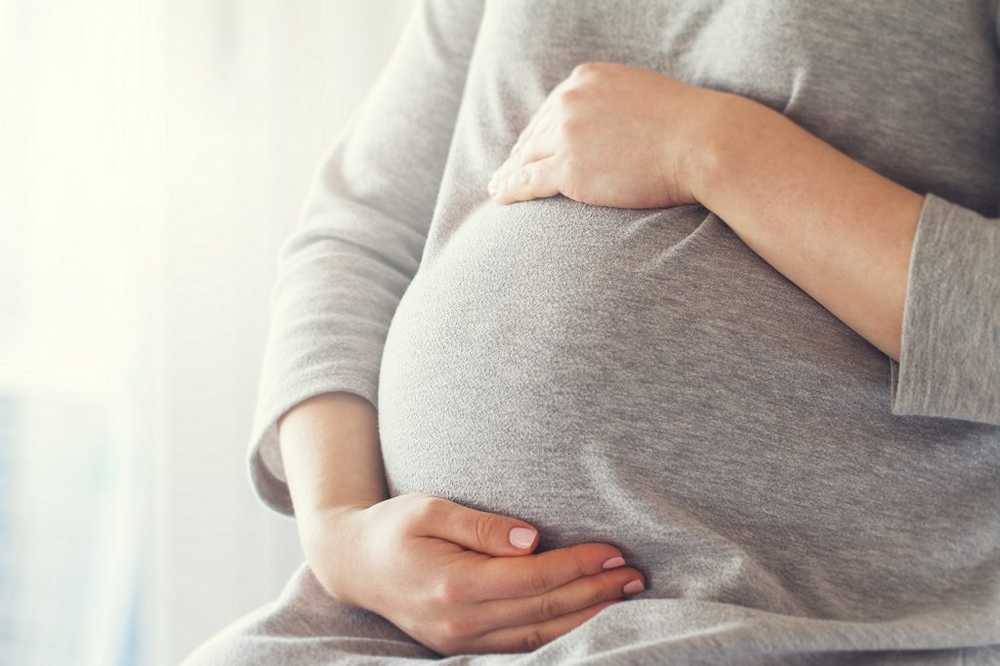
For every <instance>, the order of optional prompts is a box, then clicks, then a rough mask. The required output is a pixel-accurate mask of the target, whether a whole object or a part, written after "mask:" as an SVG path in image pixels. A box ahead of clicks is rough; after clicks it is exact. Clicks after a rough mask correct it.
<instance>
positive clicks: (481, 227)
mask: <svg viewBox="0 0 1000 666" xmlns="http://www.w3.org/2000/svg"><path fill="white" fill-rule="evenodd" d="M998 31H1000V28H998V16H997V2H996V1H995V0H967V1H964V2H957V1H956V2H952V3H948V4H947V5H945V4H944V3H940V2H937V1H936V0H920V1H902V0H898V1H892V2H890V1H883V2H878V3H869V2H861V1H859V0H858V1H852V2H838V3H833V2H828V1H827V0H769V1H766V2H764V1H759V0H754V1H751V0H744V1H739V0H720V1H714V2H709V1H708V0H676V1H673V2H666V1H663V0H641V1H638V0H637V1H634V2H628V3H626V2H614V3H613V2H606V1H603V2H599V1H596V0H544V1H542V0H537V1H534V2H529V1H528V0H487V1H486V2H472V1H470V0H427V1H423V2H420V3H419V4H418V5H417V7H416V8H415V11H414V14H413V18H412V21H411V22H410V24H409V25H408V28H407V30H406V33H405V36H404V38H403V40H402V42H401V43H400V45H399V47H398V50H397V52H396V54H395V56H394V58H393V60H392V61H391V64H390V65H389V66H388V67H387V69H386V70H385V72H384V73H383V75H382V76H381V78H380V79H379V81H378V82H377V84H376V86H375V87H374V89H373V91H372V92H371V94H370V95H369V97H368V99H367V101H366V103H365V104H364V106H363V107H362V108H361V109H360V110H359V111H358V112H357V114H356V115H355V116H354V117H353V119H352V121H351V124H350V126H349V127H348V129H347V130H346V131H345V132H344V134H342V135H341V136H340V138H339V139H338V140H337V142H336V144H335V145H334V146H333V148H332V150H331V152H330V153H329V156H328V159H327V160H326V161H325V162H324V163H323V165H322V169H321V170H320V171H319V172H318V173H317V176H316V181H315V184H314V188H313V190H312V192H311V194H310V197H309V202H308V205H307V207H306V208H305V211H304V215H303V219H302V221H301V226H300V228H299V229H298V231H297V232H296V233H295V234H294V235H293V236H292V237H291V238H290V239H289V240H288V242H287V244H286V245H285V246H284V248H283V250H282V253H281V257H280V278H279V280H278V282H277V283H276V285H275V288H274V292H273V294H272V310H271V313H272V327H271V337H270V340H269V344H268V350H267V356H266V359H265V364H264V374H263V378H262V382H261V387H260V398H259V404H258V411H257V418H256V422H255V424H254V429H253V435H252V441H251V442H250V449H249V468H250V472H251V475H252V480H253V483H254V488H255V489H256V491H257V492H258V494H259V496H260V497H261V498H262V500H263V501H264V502H266V503H267V504H268V505H269V506H270V507H272V508H273V509H275V510H277V511H281V512H283V513H286V514H291V511H292V507H291V504H290V502H289V496H288V489H287V486H286V485H285V483H284V477H283V472H282V468H281V464H280V462H281V461H280V457H279V455H278V449H277V441H276V438H275V428H274V424H275V421H276V419H277V418H278V416H280V415H281V414H282V413H283V412H284V411H285V410H287V409H288V408H289V407H291V406H293V405H295V404H296V403H298V402H299V401H301V400H303V399H305V398H307V397H309V396H312V395H316V394H318V393H322V392H326V391H337V390H344V391H351V392H353V393H356V394H358V395H360V396H363V397H365V398H367V399H368V400H370V401H371V402H372V403H373V404H375V405H376V406H377V408H378V413H379V427H380V436H381V443H382V454H383V458H384V461H385V469H386V475H387V478H388V481H389V487H390V491H391V492H392V493H393V494H397V493H403V492H408V491H417V490H419V491H423V492H429V493H432V494H436V495H441V496H444V497H447V498H449V499H452V500H454V501H456V502H459V503H462V504H465V505H468V506H471V507H475V508H478V509H483V510H487V511H495V512H500V513H506V514H509V515H515V516H518V517H520V518H523V519H525V520H527V521H530V522H532V523H533V524H534V525H536V526H537V527H539V528H540V530H541V544H540V550H545V549H549V548H555V547H560V546H565V545H570V544H573V543H579V542H584V541H605V542H609V543H614V544H616V545H618V546H619V547H620V548H621V549H622V551H623V552H624V554H625V557H626V558H627V559H628V560H629V562H630V563H631V564H633V565H635V566H637V567H638V568H640V569H641V570H642V571H644V572H645V574H646V575H647V579H648V589H647V591H646V592H644V593H642V594H640V595H639V596H638V597H636V598H634V599H631V600H629V601H626V602H624V603H621V604H617V605H615V606H613V607H611V608H609V609H607V610H605V611H603V612H602V613H600V614H599V615H597V616H595V617H594V618H593V619H591V620H590V621H588V622H587V623H586V624H584V625H582V626H580V627H578V628H577V629H575V630H574V631H573V632H571V633H569V634H566V635H564V636H563V637H561V638H559V639H558V640H556V641H554V642H552V643H550V644H548V645H546V646H544V647H543V648H541V649H539V650H538V651H536V652H534V653H531V654H522V655H492V656H488V657H486V656H478V657H472V656H464V657H454V658H452V659H451V662H452V663H518V664H551V663H564V662H577V661H586V663H595V664H596V663H601V664H603V663H626V662H627V663H649V664H662V663H670V664H695V663H698V664H702V663H703V664H833V663H837V664H956V665H958V664H968V665H970V666H971V665H972V664H998V663H1000V220H998V219H997V205H998V202H1000V103H998V97H1000V87H998V81H1000V67H998V62H1000V57H998V37H1000V35H998ZM588 60H604V61H615V62H625V63H630V64H634V65H638V66H643V67H649V68H653V69H657V70H659V71H662V72H663V73H665V74H668V75H670V76H673V77H675V78H678V79H681V80H685V81H689V82H693V83H697V84H699V85H703V86H706V87H711V88H715V89H719V90H726V91H730V92H735V93H738V94H741V95H745V96H747V97H751V98H753V99H756V100H758V101H760V102H762V103H764V104H767V105H768V106H770V107H771V108H773V109H775V110H777V111H779V112H782V113H784V114H785V115H787V116H788V117H790V118H792V119H793V120H794V121H796V122H797V123H799V124H800V125H802V126H803V127H805V128H806V129H808V130H809V131H810V132H812V133H814V134H816V135H817V136H819V137H820V138H822V139H824V140H826V141H828V142H829V143H831V144H832V145H834V146H836V147H837V148H839V149H841V150H842V151H844V152H845V153H847V154H849V155H850V156H852V157H853V158H855V159H857V160H859V161H861V162H862V163H864V164H867V165H869V166H870V167H872V168H873V169H875V170H876V171H878V172H879V173H881V174H883V175H885V176H887V177H889V178H892V179H893V180H895V181H897V182H899V183H901V184H903V185H905V186H907V187H909V188H911V189H912V190H914V191H916V192H919V193H921V194H922V195H924V203H923V208H922V211H921V215H920V220H919V225H918V231H917V235H916V238H915V240H914V245H913V250H912V257H913V261H912V264H911V272H910V282H909V286H908V291H907V297H906V310H905V316H904V332H903V344H902V356H901V359H900V363H898V364H897V363H895V362H892V361H891V360H890V359H889V358H888V357H887V356H886V355H884V354H883V353H881V352H880V351H879V350H878V349H877V348H875V347H874V346H872V345H871V344H869V343H868V342H867V341H866V340H865V339H863V338H862V337H860V336H859V335H858V334H857V333H855V332H854V331H853V330H851V329H850V328H848V327H847V326H846V325H845V324H843V323H842V322H840V321H839V320H838V319H837V318H835V317H834V316H833V315H831V314H830V313H829V312H828V311H827V310H825V309H824V308H823V307H822V306H821V305H819V304H818V303H817V302H816V301H814V300H813V299H812V298H810V297H809V296H808V295H807V294H805V292H803V291H802V290H800V289H799V288H798V287H797V286H796V285H795V284H793V283H792V282H790V281H788V280H787V279H785V278H784V277H783V276H782V275H781V274H779V273H778V272H777V271H775V270H774V269H772V268H771V267H770V266H769V265H768V264H767V263H766V262H764V261H763V260H762V259H760V258H759V257H758V256H757V255H756V254H755V253H754V252H753V251H752V250H750V249H749V248H748V247H747V246H746V245H745V244H744V243H743V242H742V241H740V239H739V238H738V237H737V236H736V235H735V234H734V233H733V232H732V231H731V230H730V229H729V227H728V226H727V225H726V223H725V221H724V220H722V219H720V218H719V217H717V216H716V215H714V214H713V213H711V212H709V211H708V210H706V209H705V208H703V207H701V206H680V207H676V208H671V209H655V210H627V209H616V208H603V207H594V206H587V205H585V204H581V203H578V202H575V201H572V200H570V199H568V198H566V197H563V196H557V197H552V198H548V199H544V200H536V201H531V202H524V203H518V204H514V205H510V206H502V205H500V204H497V203H494V202H493V201H492V200H491V199H490V198H489V197H488V195H487V192H486V183H487V181H488V180H489V177H490V175H491V174H492V172H493V170H494V169H495V168H496V167H497V166H499V165H500V164H501V163H502V162H503V160H504V159H505V158H506V156H507V154H508V152H509V150H510V148H511V146H512V144H513V143H514V141H515V139H516V137H517V135H518V133H519V132H520V130H521V129H522V128H523V127H524V125H525V124H526V123H527V121H528V120H529V118H530V117H531V115H532V113H533V112H534V110H535V109H536V108H537V106H538V105H539V104H540V103H541V102H542V100H543V99H544V98H545V96H546V94H547V92H548V91H549V90H551V88H552V87H553V86H555V85H556V84H557V83H558V82H559V81H560V80H562V79H563V78H564V77H565V76H567V75H568V74H569V72H570V70H571V69H572V67H573V66H574V65H575V64H577V63H579V62H583V61H588ZM856 222H857V223H858V224H878V220H875V219H861V220H857V221H856ZM390 324H391V326H390ZM991 646H992V647H991ZM372 655H379V656H381V657H383V658H384V659H385V661H387V662H389V661H393V660H390V657H393V658H395V660H394V661H393V663H397V662H401V661H406V660H407V659H421V658H427V657H433V656H434V655H433V653H431V652H430V651H428V650H426V649H425V648H423V647H422V646H420V645H418V644H416V643H415V642H414V641H412V640H411V639H409V638H408V637H407V636H406V635H405V634H403V633H402V632H400V631H399V630H398V629H396V628H395V627H394V626H393V625H391V624H390V623H388V622H387V621H386V620H384V619H383V618H381V617H379V616H377V615H374V614H372V613H369V612H367V611H364V610H361V609H354V608H348V607H346V606H345V605H343V604H341V603H340V602H338V601H337V600H336V599H332V598H330V597H328V596H327V595H325V594H324V593H323V592H322V589H321V588H319V586H318V585H317V584H316V582H315V580H314V579H313V578H312V575H311V573H310V572H309V570H308V568H307V567H305V565H303V567H302V568H301V569H300V570H299V571H298V572H296V574H295V575H294V577H293V578H292V580H291V581H290V582H289V584H288V587H287V589H286V590H285V592H284V594H283V596H282V597H281V598H280V599H278V600H276V601H275V602H274V603H273V604H271V605H269V606H267V607H263V608H261V609H259V610H258V611H257V612H255V613H254V614H253V615H250V616H247V617H244V618H240V619H239V620H237V621H235V622H234V624H232V625H231V626H230V627H228V628H227V629H226V631H225V632H222V633H220V634H218V635H217V636H215V637H214V638H213V639H212V640H211V641H210V642H209V643H207V644H206V645H204V646H203V647H202V648H201V649H200V650H199V651H197V652H196V653H195V654H194V655H192V657H191V659H190V660H189V662H188V664H190V665H191V666H194V665H195V664H198V665H201V664H224V665H227V666H236V665H249V664H276V663H282V664H331V663H352V661H356V662H357V663H372V660H373V657H372Z"/></svg>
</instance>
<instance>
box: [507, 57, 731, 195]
mask: <svg viewBox="0 0 1000 666" xmlns="http://www.w3.org/2000/svg"><path fill="white" fill-rule="evenodd" d="M722 94H723V93H719V92H718V91H713V90H709V89H707V88H701V87H698V86H695V85H691V84H687V83H684V82H682V81H678V80H677V79H673V78H670V77H668V76H665V75H663V74H661V73H659V72H656V71H653V70H650V69H643V68H639V67H632V66H629V65H622V64H617V63H604V62H590V63H583V64H581V65H577V66H576V67H575V68H574V69H573V72H572V74H570V76H569V77H567V78H566V79H564V80H563V81H562V82H561V83H559V85H557V86H556V87H555V88H554V89H553V90H552V91H551V92H550V93H549V95H548V97H547V98H546V100H545V101H544V102H543V103H542V105H541V107H539V109H538V110H537V111H536V112H535V114H534V116H533V117H532V118H531V121H530V122H529V123H528V126H527V127H526V128H525V129H524V131H523V132H521V135H520V137H519V138H518V140H517V143H515V144H514V147H513V149H512V150H511V153H510V156H509V157H508V158H507V161H506V162H504V164H503V165H502V166H501V167H500V168H499V169H497V171H496V173H495V174H494V178H493V180H492V181H491V182H490V188H489V189H490V194H491V195H492V196H493V197H494V199H496V200H497V201H498V202H500V203H512V202H515V201H526V200H528V199H537V198H541V197H550V196H553V195H556V194H563V195H565V196H567V197H569V198H570V199H574V200H576V201H580V202H583V203H588V204H593V205H598V206H614V207H618V208H667V207H671V206H679V205H683V204H693V203H698V202H697V200H696V198H695V196H694V193H693V192H694V187H693V185H694V184H693V182H692V177H693V173H692V160H691V157H692V154H693V153H694V151H698V150H699V149H700V148H701V147H702V143H703V141H702V139H701V137H704V136H708V134H707V131H708V124H709V122H710V119H711V118H712V117H713V114H712V113H710V112H709V111H710V110H711V109H713V108H714V103H715V102H716V101H717V100H718V99H719V97H720V96H721V95H722Z"/></svg>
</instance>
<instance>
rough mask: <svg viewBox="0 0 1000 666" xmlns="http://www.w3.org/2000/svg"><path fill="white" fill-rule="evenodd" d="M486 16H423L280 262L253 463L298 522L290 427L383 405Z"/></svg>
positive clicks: (433, 5) (462, 3)
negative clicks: (301, 411) (336, 397)
mask: <svg viewBox="0 0 1000 666" xmlns="http://www.w3.org/2000/svg"><path fill="white" fill-rule="evenodd" d="M481 13H482V3H481V2H473V1H472V0H421V1H420V2H418V3H417V4H416V6H415V7H414V9H413V12H412V14H411V15H410V17H409V20H408V22H407V24H406V26H405V28H404V29H403V33H402V37H401V39H400V41H399V42H398V43H397V45H396V47H395V50H394V52H393V54H392V56H391V57H390V59H389V62H388V63H387V65H386V67H385V68H384V69H383V70H382V72H381V73H380V75H379V77H378V78H377V80H376V81H375V83H374V85H373V86H372V88H371V90H370V91H369V93H368V94H367V96H366V97H365V100H364V101H363V103H362V104H361V105H360V106H359V107H358V109H357V110H356V111H355V112H354V114H353V115H352V116H351V118H350V120H349V121H348V123H347V126H346V128H345V129H344V131H343V132H342V133H341V134H340V135H339V136H338V137H337V138H336V139H335V140H334V142H333V145H332V147H331V148H330V150H329V151H328V153H327V156H326V157H325V159H324V160H323V161H322V163H321V165H320V166H319V169H318V170H317V172H316V174H315V176H314V179H313V181H312V184H311V188H310V191H309V194H308V195H307V197H306V201H305V202H304V206H303V208H302V211H301V215H300V218H299V221H298V225H297V228H296V230H295V231H294V233H292V235H291V236H290V237H289V238H288V239H287V240H286V241H285V243H284V244H283V245H282V247H281V250H280V251H279V255H278V275H277V279H276V281H275V283H274V285H273V286H272V288H271V292H270V300H269V304H270V327H269V331H268V339H267V344H266V348H265V353H264V360H263V367H262V370H261V377H260V382H259V385H258V392H257V403H256V408H255V414H254V421H253V425H252V431H251V435H250V441H249V447H248V455H247V463H248V466H249V472H250V480H251V484H252V486H253V490H254V492H255V493H256V495H257V496H258V498H259V499H261V500H262V501H263V502H264V503H265V504H266V505H267V506H269V507H271V508H272V509H275V510H276V511H278V512H280V513H283V514H285V515H289V516H291V515H293V514H294V509H293V507H292V502H291V497H290V495H289V490H288V485H287V483H286V480H285V475H284V469H283V467H282V463H281V456H280V452H279V449H278V437H277V421H278V419H279V418H280V417H281V416H282V415H283V414H284V413H285V412H287V411H288V410H289V409H291V408H292V407H294V406H295V405H296V404H298V403H300V402H301V401H303V400H305V399H307V398H310V397H312V396H315V395H318V394H321V393H326V392H332V391H348V392H350V393H354V394H356V395H358V396H361V397H363V398H365V399H367V400H368V401H370V402H371V403H372V405H373V406H375V407H376V409H377V407H378V404H377V394H378V375H379V363H380V359H381V355H382V348H383V344H384V342H385V336H386V333H387V332H388V328H389V323H390V321H391V319H392V316H393V314H394V312H395V310H396V306H397V305H398V303H399V299H400V298H401V297H402V295H403V292H404V291H405V290H406V288H407V286H408V285H409V283H410V281H411V280H412V278H413V276H414V275H415V273H416V271H417V267H418V265H419V263H420V259H421V255H422V252H423V247H424V242H425V240H426V236H427V230H428V227H429V224H430V221H431V218H432V216H433V212H434V206H435V203H436V200H437V193H438V189H439V187H440V183H441V178H442V174H443V171H444V167H445V163H446V160H447V154H448V151H449V147H450V143H451V136H452V132H453V130H454V126H455V122H456V118H457V115H458V109H459V105H460V101H461V98H462V93H463V90H464V86H465V79H466V75H467V69H468V62H469V59H470V57H471V52H472V49H473V46H474V43H475V40H476V35H477V33H478V29H479V22H480V18H481Z"/></svg>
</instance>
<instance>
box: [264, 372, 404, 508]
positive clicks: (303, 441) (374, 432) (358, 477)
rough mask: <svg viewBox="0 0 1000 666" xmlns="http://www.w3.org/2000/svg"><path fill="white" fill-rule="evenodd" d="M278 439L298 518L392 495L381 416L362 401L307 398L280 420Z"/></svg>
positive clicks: (337, 395)
mask: <svg viewBox="0 0 1000 666" xmlns="http://www.w3.org/2000/svg"><path fill="white" fill-rule="evenodd" d="M278 437H279V442H280V448H281V458H282V463H283V465H284V469H285V476H286V478H287V481H288V488H289V492H290V493H291V496H292V504H293V505H294V507H295V510H296V515H302V514H303V513H305V512H307V511H321V510H328V509H333V508H337V507H342V506H358V505H365V506H370V505H372V504H375V503H377V502H380V501H382V500H384V499H386V497H387V496H388V493H387V490H386V483H385V473H384V470H383V468H382V457H381V452H380V449H379V439H378V421H377V415H376V411H375V408H374V407H373V406H372V404H371V403H370V402H368V401H367V400H365V399H364V398H362V397H360V396H357V395H354V394H352V393H347V392H344V391H338V392H334V393H325V394H322V395H318V396H315V397H313V398H310V399H308V400H305V401H303V402H302V403H300V404H298V405H296V406H295V407H293V408H292V409H291V410H289V411H288V412H287V413H286V414H285V415H284V416H283V417H282V418H281V419H280V420H279V421H278Z"/></svg>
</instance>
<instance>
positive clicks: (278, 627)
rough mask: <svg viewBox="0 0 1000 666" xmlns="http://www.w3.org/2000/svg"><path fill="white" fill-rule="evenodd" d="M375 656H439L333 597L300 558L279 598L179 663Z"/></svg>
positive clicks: (231, 664)
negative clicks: (300, 561)
mask: <svg viewBox="0 0 1000 666" xmlns="http://www.w3.org/2000/svg"><path fill="white" fill-rule="evenodd" d="M376 656H378V657H383V660H384V658H386V657H398V658H400V660H401V661H402V660H406V661H409V660H411V659H418V660H424V659H436V658H439V657H440V655H438V654H437V653H435V652H432V651H431V650H429V649H428V648H426V647H424V646H423V645H420V644H419V643H417V642H416V641H414V640H413V639H412V638H410V637H409V636H407V635H406V634H405V633H404V632H403V631H402V630H400V629H399V628H398V627H396V626H395V625H393V624H392V623H391V622H389V621H388V620H386V619H385V618H383V617H381V616H380V615H377V614H375V613H372V612H370V611H367V610H365V609H363V608H357V607H353V606H349V605H347V604H344V603H342V602H340V601H338V600H337V599H335V598H334V597H331V596H330V595H329V594H327V593H326V591H325V590H324V589H323V588H322V587H321V586H320V584H319V582H318V581H317V580H316V578H315V577H314V576H313V574H312V571H311V570H310V569H309V567H308V566H307V565H306V564H304V563H303V564H302V565H301V566H300V567H299V568H298V569H297V570H296V571H295V573H294V574H293V575H292V577H291V579H290V580H289V581H288V583H287V584H286V585H285V587H284V589H283V590H282V592H281V594H280V595H279V596H278V598H277V599H275V600H274V601H272V602H271V603H269V604H266V605H264V606H261V607H259V608H257V609H255V610H253V611H251V612H250V613H248V614H246V615H244V616H242V617H240V618H238V619H236V620H235V621H233V622H232V623H230V624H229V625H227V626H226V627H225V628H223V629H222V630H220V631H219V632H217V633H216V634H215V635H213V636H212V637H211V638H210V639H209V640H208V641H206V642H205V643H204V644H202V645H201V646H199V647H198V648H197V649H196V650H194V651H193V652H192V653H191V654H190V655H188V656H187V658H185V660H184V661H183V662H181V666H257V665H258V664H259V665H261V666H263V665H265V664H267V665H268V666H270V665H272V664H284V665H287V666H297V665H299V664H302V665H303V666H305V665H307V664H308V665H309V666H321V665H326V664H345V663H350V662H351V661H354V660H356V661H357V662H358V663H371V661H372V657H376ZM352 658H353V659H352ZM392 661H395V660H392Z"/></svg>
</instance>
